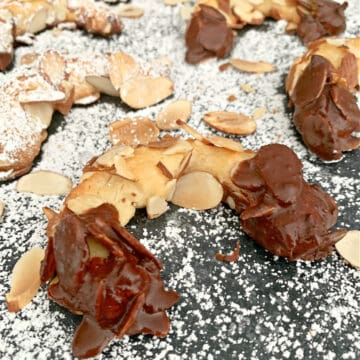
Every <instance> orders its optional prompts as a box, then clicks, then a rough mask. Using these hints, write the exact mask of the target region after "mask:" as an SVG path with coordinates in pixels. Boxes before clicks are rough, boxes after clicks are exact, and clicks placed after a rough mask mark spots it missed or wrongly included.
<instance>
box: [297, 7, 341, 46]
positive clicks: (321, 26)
mask: <svg viewBox="0 0 360 360" xmlns="http://www.w3.org/2000/svg"><path fill="white" fill-rule="evenodd" d="M299 3H300V4H301V5H302V6H304V7H305V8H306V10H307V11H308V12H307V13H305V12H303V11H301V10H300V9H301V8H298V12H299V14H300V18H301V20H300V23H299V25H298V27H297V29H296V33H297V35H298V36H299V37H300V38H301V40H302V42H303V43H305V44H308V43H309V42H311V41H314V40H317V39H320V38H322V37H324V36H335V35H339V34H341V33H342V32H343V31H344V30H345V28H346V23H345V14H344V10H345V9H346V8H347V6H348V4H347V2H344V3H343V4H338V3H336V2H334V1H332V0H312V1H310V2H309V1H301V0H300V1H299Z"/></svg>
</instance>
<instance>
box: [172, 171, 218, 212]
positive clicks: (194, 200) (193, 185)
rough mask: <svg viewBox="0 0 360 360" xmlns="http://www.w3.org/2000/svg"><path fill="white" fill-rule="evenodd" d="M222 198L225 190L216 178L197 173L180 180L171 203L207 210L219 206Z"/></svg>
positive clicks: (207, 174) (204, 173)
mask: <svg viewBox="0 0 360 360" xmlns="http://www.w3.org/2000/svg"><path fill="white" fill-rule="evenodd" d="M222 197H223V188H222V186H221V185H220V183H219V182H218V181H217V180H216V179H215V178H214V176H212V175H211V174H209V173H206V172H201V171H195V172H192V173H189V174H186V175H184V176H182V177H181V178H180V179H178V181H177V183H176V189H175V193H174V196H173V198H172V200H171V201H172V202H173V203H174V204H175V205H178V206H181V207H185V208H188V209H194V210H205V209H211V208H213V207H216V206H217V205H219V203H220V202H221V200H222Z"/></svg>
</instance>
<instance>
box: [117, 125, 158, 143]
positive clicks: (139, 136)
mask: <svg viewBox="0 0 360 360" xmlns="http://www.w3.org/2000/svg"><path fill="white" fill-rule="evenodd" d="M158 135H159V129H158V128H157V127H156V125H155V124H154V122H153V121H151V120H150V119H148V118H135V119H128V118H127V119H122V120H117V121H115V122H113V123H112V124H110V141H111V142H112V143H113V144H114V145H116V144H123V145H129V146H137V145H147V144H149V143H150V142H154V141H156V140H157V137H158Z"/></svg>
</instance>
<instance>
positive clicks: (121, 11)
mask: <svg viewBox="0 0 360 360" xmlns="http://www.w3.org/2000/svg"><path fill="white" fill-rule="evenodd" d="M116 13H117V14H118V15H119V16H120V17H125V18H130V19H137V18H140V17H142V16H143V15H144V9H142V8H141V7H138V6H134V5H127V4H120V5H119V6H117V8H116Z"/></svg>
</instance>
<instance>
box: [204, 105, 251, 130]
mask: <svg viewBox="0 0 360 360" xmlns="http://www.w3.org/2000/svg"><path fill="white" fill-rule="evenodd" d="M204 121H205V122H206V123H207V124H208V125H210V126H211V127H212V128H214V129H216V130H220V131H223V132H225V133H227V134H235V135H249V134H252V133H253V132H254V131H255V130H256V122H255V121H254V120H253V119H251V118H249V117H247V116H246V115H243V114H241V113H236V112H231V111H213V112H209V113H207V114H205V115H204Z"/></svg>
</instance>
